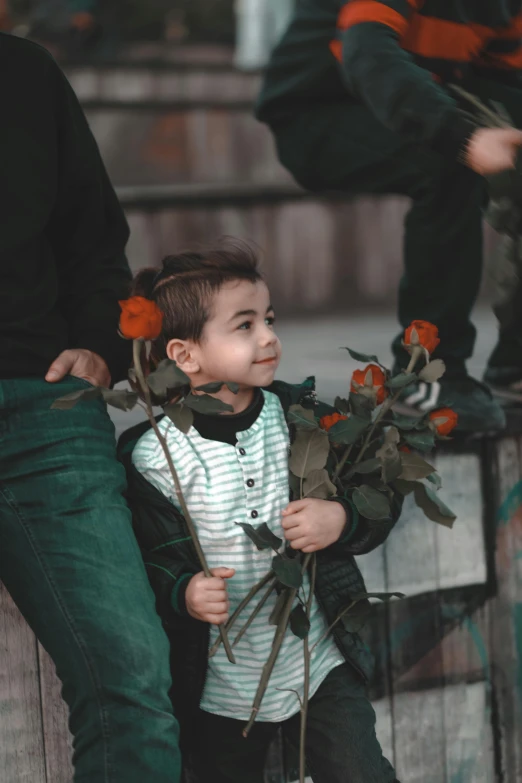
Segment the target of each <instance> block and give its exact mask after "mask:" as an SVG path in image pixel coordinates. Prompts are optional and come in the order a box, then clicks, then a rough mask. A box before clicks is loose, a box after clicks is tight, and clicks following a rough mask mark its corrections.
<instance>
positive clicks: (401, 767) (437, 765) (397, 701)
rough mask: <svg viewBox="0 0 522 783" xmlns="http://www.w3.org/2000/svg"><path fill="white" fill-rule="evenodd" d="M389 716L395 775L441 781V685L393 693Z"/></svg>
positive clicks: (405, 780)
mask: <svg viewBox="0 0 522 783" xmlns="http://www.w3.org/2000/svg"><path fill="white" fill-rule="evenodd" d="M393 717H394V724H393V728H394V746H395V769H396V772H397V777H398V779H399V780H400V781H401V783H420V781H422V783H441V781H443V780H444V772H443V768H444V766H443V765H444V758H445V747H446V736H445V727H444V715H443V694H442V689H441V688H435V689H433V690H430V691H417V692H406V693H400V694H394V696H393ZM470 783H471V782H470Z"/></svg>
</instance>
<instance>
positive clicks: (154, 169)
mask: <svg viewBox="0 0 522 783" xmlns="http://www.w3.org/2000/svg"><path fill="white" fill-rule="evenodd" d="M295 1H297V2H298V1H299V0H295ZM293 2H294V0H235V1H234V0H0V29H2V30H4V31H6V32H11V33H12V34H14V35H19V36H24V37H27V38H30V39H32V40H35V41H38V42H39V43H41V44H42V45H44V46H45V47H47V48H48V49H49V50H50V51H51V52H52V53H53V54H54V56H55V57H56V58H57V59H58V61H59V62H60V64H61V65H62V67H63V69H64V70H65V72H66V74H67V76H68V78H69V80H70V82H71V84H72V85H73V87H74V89H75V90H76V93H77V95H78V97H79V99H80V101H81V102H82V104H83V106H84V109H85V112H86V115H87V118H88V120H89V123H90V125H91V128H92V130H93V132H94V135H95V136H96V138H97V141H98V144H99V146H100V149H101V153H102V156H103V158H104V160H105V164H106V166H107V168H108V171H109V174H110V176H111V178H112V181H113V184H114V185H115V187H116V190H117V192H118V195H119V197H120V199H121V202H122V204H123V206H124V208H125V211H126V214H127V217H128V220H129V224H130V228H131V238H130V242H129V245H128V257H129V261H130V264H131V266H132V268H133V269H134V270H137V269H139V268H140V267H142V266H145V265H156V264H158V263H159V262H160V260H161V259H162V257H163V256H164V255H166V254H167V253H172V252H176V251H177V250H180V249H182V248H184V247H185V246H186V245H187V244H191V243H193V242H207V241H213V240H215V239H216V238H218V237H220V236H222V235H234V236H238V237H243V238H245V239H248V240H250V241H253V242H255V243H256V244H257V245H258V247H259V249H260V253H261V257H262V261H263V267H264V271H265V273H266V275H267V277H268V280H269V283H270V287H271V290H272V293H273V300H274V303H275V305H276V308H277V312H278V316H279V319H280V321H279V325H278V331H279V334H280V336H281V337H282V341H283V362H282V365H281V368H280V372H279V375H280V377H282V378H285V379H286V380H289V381H300V380H302V379H303V378H304V377H305V376H307V375H310V374H312V373H313V374H315V375H316V376H317V382H318V384H317V385H318V391H319V394H320V396H321V397H322V398H324V399H326V400H333V398H334V397H335V396H336V395H337V394H342V395H344V394H346V392H347V390H348V384H349V378H350V376H351V373H352V371H353V370H354V369H355V366H356V365H355V364H354V362H353V361H352V360H351V359H349V358H348V354H347V352H346V351H342V352H341V351H340V350H339V347H340V346H345V345H350V346H352V347H354V348H355V349H357V350H359V351H364V352H367V353H370V354H372V353H376V354H377V355H378V356H379V358H380V359H381V361H382V362H384V363H388V362H389V360H390V350H389V343H390V341H391V339H392V337H393V336H394V335H395V332H396V330H397V325H396V317H395V301H396V294H397V286H398V281H399V277H400V273H401V265H402V262H401V245H402V232H403V218H404V215H405V212H406V210H407V208H408V203H407V201H406V200H405V199H399V198H366V197H365V198H358V199H352V198H350V199H349V198H342V197H335V198H334V197H329V196H325V197H322V198H319V197H318V196H317V195H311V194H308V193H305V192H303V191H302V190H301V189H300V188H299V187H298V186H297V185H296V184H295V183H294V182H293V181H292V179H291V178H290V177H289V175H288V174H287V173H286V172H285V171H284V170H283V169H282V167H281V166H280V165H279V163H278V161H277V158H276V155H275V151H274V147H273V144H272V139H271V136H270V133H269V131H268V130H267V129H266V128H265V126H262V125H260V124H259V123H257V122H256V120H255V119H254V118H253V113H252V112H253V103H254V100H255V96H256V93H257V90H258V87H259V83H260V79H261V76H262V69H263V66H264V65H265V63H266V61H267V58H268V56H269V52H270V50H271V47H272V46H273V45H274V43H275V42H276V41H277V39H278V37H279V36H280V35H281V33H282V31H283V30H284V29H285V25H286V24H287V22H288V19H289V15H290V13H291V11H292V7H293ZM495 242H496V238H495V237H494V236H493V234H492V232H489V231H488V233H487V251H488V253H489V252H491V250H492V249H493V247H494V245H495ZM476 323H477V326H478V327H479V340H478V345H477V351H476V354H475V356H474V358H473V360H472V363H471V365H470V368H471V371H472V372H473V373H474V374H475V375H476V376H480V375H481V373H482V370H483V368H484V365H485V362H486V358H487V356H488V353H489V351H490V350H491V349H492V347H493V345H494V342H495V338H496V324H495V320H494V318H493V315H492V314H491V310H490V307H489V294H488V281H487V275H486V276H485V282H484V290H483V292H482V294H481V298H480V300H479V304H478V307H477V310H476ZM133 416H134V415H130V416H129V415H127V414H123V413H122V414H117V415H115V417H114V421H115V424H116V427H117V430H118V432H121V430H122V429H123V428H125V427H128V426H130V424H131V423H132V422H133V420H134V419H133ZM503 444H504V445H503ZM505 444H507V445H505ZM492 448H493V447H491V446H490V445H487V444H486V445H484V444H475V445H471V446H469V445H468V446H466V447H464V449H463V450H462V449H461V450H460V451H459V450H458V449H456V450H455V451H454V453H451V454H442V455H441V456H440V457H437V462H436V465H437V467H438V469H439V470H440V472H441V475H442V476H443V479H444V485H445V486H444V492H445V500H446V502H447V503H448V505H449V506H450V507H452V508H453V509H454V510H455V512H456V513H457V515H458V520H457V524H456V526H455V529H454V530H453V531H449V530H447V529H445V528H440V529H439V528H438V527H437V526H435V525H433V524H432V523H429V522H427V521H425V520H424V519H419V514H418V513H417V512H416V510H415V508H414V506H413V505H412V504H410V505H408V504H407V508H406V511H405V514H404V516H403V519H402V520H401V522H400V523H399V526H398V528H397V531H396V532H394V534H393V536H392V537H391V538H390V541H389V543H387V544H386V546H385V547H381V548H380V550H378V552H376V553H374V554H372V555H370V556H367V557H364V558H361V559H360V560H361V562H360V565H361V567H362V568H363V571H364V574H365V577H366V580H367V586H368V589H369V590H401V591H403V592H404V593H406V595H407V599H406V600H405V601H401V602H397V603H396V604H395V603H393V604H392V605H391V606H390V607H389V609H388V608H385V609H384V610H383V612H382V613H381V614H379V615H378V616H377V620H376V623H375V625H373V626H371V627H370V629H369V634H370V637H371V639H370V641H371V644H372V648H373V649H374V651H375V653H376V656H377V674H376V679H375V683H374V684H373V687H372V695H373V698H374V702H375V707H376V711H377V716H378V733H379V736H380V739H381V741H382V744H383V747H384V749H385V752H386V754H387V755H388V756H389V758H390V759H392V760H393V761H394V762H395V765H396V767H397V771H398V775H399V777H400V779H401V781H402V782H403V783H419V781H422V783H493V782H494V781H496V780H498V781H500V780H502V781H504V782H505V783H520V781H521V780H522V751H521V750H520V742H519V739H520V727H521V726H522V722H521V721H520V715H521V714H522V713H521V711H522V678H521V677H520V667H519V666H518V669H517V655H518V656H519V657H520V655H522V638H520V628H522V614H521V608H522V604H520V594H519V593H516V590H515V583H514V582H513V581H512V579H513V578H514V576H513V578H512V577H510V576H509V575H510V574H512V575H514V573H515V571H516V569H517V563H518V569H519V571H520V568H522V560H521V559H520V551H519V549H518V548H517V547H518V544H517V545H516V546H515V539H516V540H517V541H520V539H522V532H520V531H522V522H521V520H522V513H521V511H520V510H521V509H522V483H521V482H520V481H519V477H520V475H522V456H521V455H520V454H519V450H520V449H519V447H518V446H517V445H516V443H515V441H506V442H505V443H504V442H502V443H501V445H500V447H499V449H500V450H499V452H498V455H497V454H496V452H495V453H494V452H493V451H492V450H491V449H492ZM488 449H489V451H488ZM517 449H518V450H517ZM495 455H496V456H495ZM519 461H520V465H521V468H520V471H519V468H518V465H519ZM514 465H516V467H513V466H514ZM510 466H511V467H510ZM510 471H511V472H510ZM493 473H494V474H495V475H496V476H497V477H498V476H506V477H508V478H506V482H507V483H506V485H505V487H504V485H502V487H503V488H502V487H501V489H500V490H499V492H497V490H498V487H495V488H494V489H492V488H491V486H490V482H489V478H488V477H489V476H491V475H492V474H493ZM513 487H514V488H513ZM517 488H518V489H517ZM515 490H516V492H518V494H516V492H515ZM509 492H511V494H509V497H508V499H509V498H511V501H510V502H511V505H507V506H505V508H504V506H500V502H501V499H502V497H503V494H506V493H509ZM513 492H515V495H516V497H515V495H513V497H511V496H512V494H513ZM507 502H508V501H507V500H506V503H507ZM499 507H500V508H501V511H500V512H498V513H499V515H500V516H499V517H498V518H499V519H500V522H499V525H500V524H502V525H503V527H502V532H501V533H500V532H499V534H498V536H497V533H496V532H495V525H496V524H497V523H496V520H497V511H498V508H499ZM502 509H503V510H502ZM502 514H503V516H502ZM484 522H485V523H486V524H485V525H484V526H483V523H484ZM513 525H515V526H518V527H516V529H517V530H518V531H519V533H518V538H516V535H515V534H514V533H513V534H512V538H509V536H506V533H505V531H506V530H512V529H514V528H513ZM500 529H501V528H500V527H499V531H500ZM510 535H511V534H510ZM495 542H496V543H495ZM521 543H522V542H521ZM494 551H496V553H497V563H495V555H494V554H493V553H494ZM499 558H500V559H499ZM499 564H500V569H497V567H496V566H497V565H499ZM510 579H511V581H510ZM517 607H518V608H517ZM517 611H518V612H519V615H517V617H516V618H515V615H514V614H512V613H513V612H517ZM512 618H514V620H516V622H515V621H514V622H512V621H511V620H512ZM517 618H519V619H517ZM503 623H505V627H504V625H502V624H503ZM497 626H498V628H497ZM20 627H21V626H20ZM506 628H507V629H508V630H506ZM496 639H498V640H501V643H500V642H498V643H497V642H496V641H495V640H496ZM506 640H508V641H506ZM517 651H518V652H517ZM38 655H39V656H40V657H39V661H40V663H39V669H38V671H39V672H40V674H39V675H37V676H38V677H39V682H40V685H39V687H40V691H41V693H42V694H43V695H42V699H43V700H44V701H45V698H46V699H47V701H48V703H49V704H51V703H52V704H53V705H54V706H53V716H54V717H53V722H52V726H53V727H54V728H53V729H52V731H54V733H52V731H51V729H49V726H50V725H51V723H50V722H49V721H47V722H46V721H45V720H44V724H45V725H44V729H45V730H47V731H48V732H49V731H51V736H52V738H53V739H52V742H51V744H50V745H49V742H50V741H49V740H47V739H46V743H47V744H48V745H49V748H50V750H48V752H47V753H46V758H47V761H46V764H47V767H48V770H50V771H48V777H47V778H46V780H49V781H53V783H65V780H66V779H67V774H66V772H65V771H64V767H63V764H62V765H60V764H59V763H58V759H59V758H62V759H63V758H67V754H68V749H67V747H66V741H65V740H64V739H63V726H64V725H65V715H64V713H63V708H60V707H58V706H57V705H58V704H59V695H58V686H57V683H56V680H55V678H54V674H53V673H50V672H51V669H52V667H51V665H50V663H49V661H48V660H47V659H46V657H45V655H42V653H41V651H40V652H39V653H38ZM35 676H36V675H35ZM495 678H496V679H495ZM44 697H45V698H44ZM503 700H504V701H503ZM499 705H500V707H499ZM60 709H61V712H60ZM44 712H45V711H44ZM56 715H58V716H59V718H60V719H59V720H58V719H57V718H56ZM517 716H518V717H517ZM44 718H45V715H44ZM60 721H62V722H61V723H60ZM46 727H47V729H46ZM0 734H1V732H0ZM517 737H518V739H517ZM53 743H54V744H53ZM1 745H2V743H1V742H0V747H1ZM55 746H56V747H60V748H61V751H60V753H58V752H56V753H55V752H54V748H55ZM276 766H277V765H276ZM274 770H275V771H272V772H270V773H268V772H267V775H268V777H267V780H270V781H271V783H282V779H281V776H280V775H279V772H278V771H277V769H275V768H274ZM291 777H292V775H291V773H290V772H288V775H287V778H288V779H289V778H291ZM7 783H15V781H7ZM245 783H248V782H247V781H245Z"/></svg>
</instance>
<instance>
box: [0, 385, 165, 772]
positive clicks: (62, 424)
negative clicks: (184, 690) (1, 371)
mask: <svg viewBox="0 0 522 783" xmlns="http://www.w3.org/2000/svg"><path fill="white" fill-rule="evenodd" d="M82 386H83V387H88V386H89V384H87V383H86V382H85V381H81V380H78V379H76V378H67V379H65V380H64V381H63V382H61V383H58V384H53V385H51V384H48V383H46V382H45V381H43V380H40V379H36V378H30V379H20V380H7V381H0V454H1V462H0V579H2V581H3V582H4V584H5V586H6V588H7V590H8V591H9V593H10V594H11V596H12V597H13V599H14V601H15V602H16V604H17V605H18V607H19V609H20V611H21V612H22V614H23V615H24V617H25V618H26V620H27V621H28V623H29V624H30V626H31V627H32V629H33V630H34V632H35V633H36V635H37V637H38V638H39V639H40V641H41V643H42V644H43V646H44V647H45V649H46V650H47V651H48V652H49V654H50V655H51V657H52V658H53V660H54V663H55V664H56V669H57V673H58V676H59V677H60V679H61V681H62V684H63V691H62V692H63V697H64V699H65V701H66V702H67V704H68V707H69V712H70V729H71V732H72V734H73V736H74V758H73V761H74V766H75V776H74V780H75V782H76V783H149V781H150V783H152V782H154V783H178V781H179V776H180V755H179V750H178V743H177V739H178V726H177V722H176V720H175V718H174V716H173V713H172V707H171V703H170V700H169V697H168V691H169V687H170V674H169V664H168V656H169V651H168V642H167V639H166V636H165V634H164V632H163V629H162V627H161V624H160V621H159V618H158V616H157V614H156V612H155V606H154V598H153V594H152V591H151V589H150V587H149V584H148V581H147V577H146V574H145V569H144V566H143V563H142V559H141V556H140V552H139V549H138V546H137V543H136V540H135V538H134V535H133V532H132V525H131V516H130V512H129V510H128V509H127V506H126V504H125V501H124V499H123V496H122V492H123V491H124V489H125V476H124V471H123V467H122V466H121V465H120V464H119V463H118V462H117V461H116V456H115V441H114V429H113V426H112V423H111V421H110V418H109V416H108V414H107V411H106V409H105V405H104V404H103V403H102V402H101V401H89V402H84V401H82V402H81V403H80V404H78V405H77V406H76V407H75V408H73V409H72V410H70V411H61V410H51V404H52V402H53V400H54V399H56V398H57V397H59V396H61V395H63V394H66V393H68V392H72V391H74V390H77V389H80V388H82ZM13 783H14V782H13Z"/></svg>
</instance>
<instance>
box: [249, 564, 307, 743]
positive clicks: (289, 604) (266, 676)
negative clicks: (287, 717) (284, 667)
mask: <svg viewBox="0 0 522 783" xmlns="http://www.w3.org/2000/svg"><path fill="white" fill-rule="evenodd" d="M311 557H312V555H311V554H307V555H306V556H305V559H304V560H303V565H302V569H301V571H302V573H303V574H304V573H306V570H307V568H308V565H309V563H310V559H311ZM297 593H298V590H297V589H296V588H289V589H288V596H287V599H286V602H285V604H284V607H283V611H282V612H281V617H280V620H279V622H278V624H277V628H276V632H275V634H274V641H273V643H272V650H271V652H270V655H269V657H268V660H267V662H266V663H265V665H264V666H263V672H262V674H261V679H260V681H259V685H258V686H257V691H256V695H255V698H254V703H253V705H252V713H251V715H250V718H249V720H248V723H247V724H246V725H245V728H244V729H243V737H248V734H249V732H250V729H251V728H252V726H253V725H254V723H255V720H256V717H257V713H258V712H259V708H260V706H261V702H262V700H263V696H264V695H265V691H266V689H267V686H268V681H269V680H270V677H271V676H272V672H273V670H274V666H275V662H276V660H277V656H278V655H279V651H280V650H281V645H282V644H283V639H284V637H285V633H286V629H287V627H288V621H289V619H290V615H291V613H292V609H293V604H294V601H295V597H296V595H297Z"/></svg>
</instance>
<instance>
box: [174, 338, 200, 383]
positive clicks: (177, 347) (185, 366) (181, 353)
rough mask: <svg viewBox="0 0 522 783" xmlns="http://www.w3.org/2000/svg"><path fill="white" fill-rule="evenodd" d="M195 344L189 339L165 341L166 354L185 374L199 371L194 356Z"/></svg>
mask: <svg viewBox="0 0 522 783" xmlns="http://www.w3.org/2000/svg"><path fill="white" fill-rule="evenodd" d="M195 347H196V346H195V345H194V343H193V342H192V341H191V340H170V341H169V342H168V343H167V356H168V357H169V359H172V361H174V362H176V364H177V365H178V367H179V369H180V370H183V372H184V373H186V374H187V375H193V374H194V373H197V372H199V369H200V367H199V362H198V360H197V358H196V356H195V353H196V352H195V350H194V349H195Z"/></svg>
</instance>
